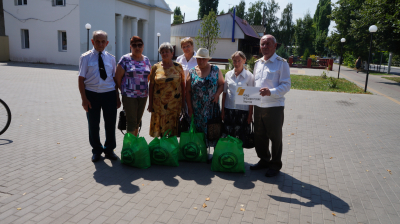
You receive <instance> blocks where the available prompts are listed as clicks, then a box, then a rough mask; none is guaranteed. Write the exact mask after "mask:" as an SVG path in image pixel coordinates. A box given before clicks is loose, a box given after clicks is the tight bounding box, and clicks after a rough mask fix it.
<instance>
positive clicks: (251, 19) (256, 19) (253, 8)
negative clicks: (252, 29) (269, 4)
mask: <svg viewBox="0 0 400 224" xmlns="http://www.w3.org/2000/svg"><path fill="white" fill-rule="evenodd" d="M265 7H266V4H265V3H264V2H263V1H262V0H259V1H257V2H255V3H254V4H253V3H250V7H249V9H248V10H247V13H246V15H245V19H246V20H247V22H248V23H249V24H250V25H261V21H262V11H263V9H264V8H265Z"/></svg>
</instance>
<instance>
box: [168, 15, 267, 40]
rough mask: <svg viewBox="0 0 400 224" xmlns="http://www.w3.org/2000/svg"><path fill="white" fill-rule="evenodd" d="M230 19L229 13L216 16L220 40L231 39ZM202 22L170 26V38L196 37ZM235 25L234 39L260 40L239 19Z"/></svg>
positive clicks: (249, 27) (195, 21) (248, 26)
mask: <svg viewBox="0 0 400 224" xmlns="http://www.w3.org/2000/svg"><path fill="white" fill-rule="evenodd" d="M232 18H233V15H232V14H231V13H226V14H222V15H218V16H217V20H218V23H219V26H220V32H221V38H232V22H233V21H232ZM201 21H202V20H194V21H189V22H186V23H182V24H173V25H171V36H177V37H196V36H197V32H198V30H199V29H200V27H201V26H200V23H201ZM235 21H236V25H235V38H236V39H244V35H247V36H251V37H254V38H258V39H259V38H260V37H259V36H258V34H257V33H256V32H255V31H254V30H253V28H251V26H250V25H249V24H248V23H247V22H246V21H245V20H242V19H241V18H239V17H237V16H236V20H235Z"/></svg>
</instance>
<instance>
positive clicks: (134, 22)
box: [131, 18, 138, 36]
mask: <svg viewBox="0 0 400 224" xmlns="http://www.w3.org/2000/svg"><path fill="white" fill-rule="evenodd" d="M137 23H138V20H137V19H136V18H132V19H131V25H132V33H131V34H132V36H137V35H138V32H137Z"/></svg>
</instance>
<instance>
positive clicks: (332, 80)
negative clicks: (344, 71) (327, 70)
mask: <svg viewBox="0 0 400 224" xmlns="http://www.w3.org/2000/svg"><path fill="white" fill-rule="evenodd" d="M328 80H329V82H328V86H329V88H332V89H335V88H337V84H338V81H339V79H336V78H333V77H329V79H328Z"/></svg>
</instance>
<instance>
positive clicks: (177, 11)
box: [172, 6, 183, 24]
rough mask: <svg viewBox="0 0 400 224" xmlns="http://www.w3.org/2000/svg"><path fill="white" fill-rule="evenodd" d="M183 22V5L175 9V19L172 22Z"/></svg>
mask: <svg viewBox="0 0 400 224" xmlns="http://www.w3.org/2000/svg"><path fill="white" fill-rule="evenodd" d="M180 23H183V16H182V12H181V7H178V6H177V7H176V8H175V9H174V21H173V22H172V24H180Z"/></svg>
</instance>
